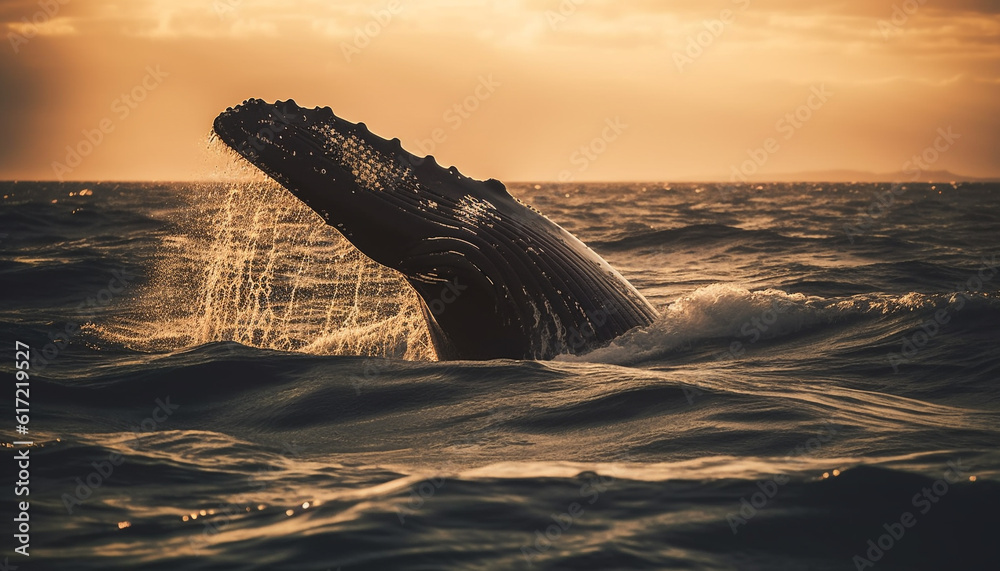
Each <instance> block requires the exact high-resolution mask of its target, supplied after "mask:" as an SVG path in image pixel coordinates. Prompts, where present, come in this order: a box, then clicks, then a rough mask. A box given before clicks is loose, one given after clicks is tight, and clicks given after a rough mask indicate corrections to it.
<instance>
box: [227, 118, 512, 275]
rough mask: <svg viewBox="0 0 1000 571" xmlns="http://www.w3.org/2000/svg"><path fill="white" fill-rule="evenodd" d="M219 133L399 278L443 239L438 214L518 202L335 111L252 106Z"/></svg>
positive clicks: (494, 186)
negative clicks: (409, 255) (420, 246)
mask: <svg viewBox="0 0 1000 571" xmlns="http://www.w3.org/2000/svg"><path fill="white" fill-rule="evenodd" d="M214 131H215V133H216V135H218V137H219V138H220V139H221V140H222V141H223V142H224V143H225V144H226V145H228V146H229V147H230V148H232V149H233V150H235V151H236V152H237V153H238V154H240V155H241V156H243V157H244V158H245V159H247V160H248V161H250V162H251V163H252V164H254V165H255V166H256V167H258V168H259V169H260V170H262V171H263V172H264V173H266V174H267V175H269V176H270V177H271V178H273V179H274V180H276V181H277V182H278V183H280V184H281V185H282V186H284V187H285V188H287V189H288V190H289V191H291V192H292V193H293V194H294V195H295V196H296V197H297V198H299V199H300V200H301V201H302V202H304V203H305V204H306V205H307V206H309V207H310V208H312V209H313V210H314V211H315V212H316V213H318V214H319V215H320V216H321V217H323V219H324V220H325V221H326V223H327V224H330V225H331V226H334V227H336V228H337V229H338V230H339V231H340V232H341V233H342V234H343V235H344V236H345V237H347V239H348V240H350V241H351V242H352V243H353V244H354V245H355V246H356V247H357V248H358V249H360V250H361V251H362V252H364V253H365V254H366V255H367V256H369V257H370V258H372V259H373V260H375V261H376V262H379V263H381V264H383V265H385V266H389V267H391V268H394V269H397V270H401V269H402V268H401V267H400V264H401V262H402V259H403V257H404V256H402V255H401V254H403V253H405V252H406V251H407V250H408V249H409V248H410V247H412V246H413V245H414V244H415V243H416V242H419V241H420V240H424V239H427V238H430V237H432V236H435V235H439V234H440V231H441V229H440V222H441V220H440V219H439V220H437V221H435V219H434V218H435V217H434V216H433V214H434V213H435V211H436V213H437V214H439V215H444V216H449V215H450V214H451V213H450V212H448V209H449V206H457V205H459V204H460V203H463V201H464V202H475V201H477V199H479V198H481V199H482V200H490V201H497V200H513V198H511V197H510V195H509V194H508V193H507V191H506V189H505V188H504V186H503V184H501V183H500V182H499V181H495V180H491V181H487V182H486V183H480V182H479V181H475V180H473V179H470V178H468V177H464V176H462V175H461V174H460V173H459V172H458V171H457V169H455V168H454V167H452V168H450V169H443V168H441V167H439V166H438V165H437V163H436V162H435V160H434V157H417V156H415V155H413V154H411V153H408V152H406V151H405V150H404V149H403V148H402V146H401V144H400V142H399V140H398V139H392V140H386V139H383V138H381V137H378V136H377V135H374V134H373V133H371V131H369V130H368V128H367V127H366V126H365V124H364V123H357V124H355V123H351V122H349V121H346V120H344V119H341V118H339V117H337V116H336V115H334V114H333V111H332V110H331V109H330V108H329V107H325V108H319V107H317V108H312V109H308V108H303V107H299V106H298V105H296V103H295V101H293V100H288V101H278V102H276V103H274V104H271V103H267V102H265V101H263V100H260V99H250V100H247V101H245V102H243V103H242V104H241V105H238V106H236V107H235V108H230V109H227V110H226V111H225V112H223V113H222V114H220V115H219V116H218V117H217V118H216V119H215V124H214ZM483 185H485V186H483ZM480 195H488V196H480ZM477 197H478V198H477ZM428 214H431V216H428ZM439 218H440V216H439Z"/></svg>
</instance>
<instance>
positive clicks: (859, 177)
mask: <svg viewBox="0 0 1000 571" xmlns="http://www.w3.org/2000/svg"><path fill="white" fill-rule="evenodd" d="M914 180H915V181H917V182H1000V177H998V178H977V177H973V176H965V175H960V174H955V173H953V172H950V171H945V170H940V171H921V173H920V176H919V177H918V178H916V179H914V178H913V173H912V172H911V173H909V174H906V173H902V172H895V173H882V174H880V173H873V172H866V171H854V170H827V171H812V172H800V173H787V174H775V175H758V176H755V177H752V178H751V179H750V181H751V182H910V181H914Z"/></svg>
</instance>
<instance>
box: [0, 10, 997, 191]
mask: <svg viewBox="0 0 1000 571" xmlns="http://www.w3.org/2000/svg"><path fill="white" fill-rule="evenodd" d="M46 8H47V9H48V11H49V12H51V13H52V14H51V15H50V14H48V13H46V11H45V9H46ZM894 11H895V23H892V22H891V21H890V20H891V19H892V18H893V15H894ZM373 12H374V13H375V14H373ZM393 12H395V13H393ZM907 12H911V13H907ZM379 14H381V15H379ZM998 14H1000V3H997V2H994V1H987V0H949V1H948V2H944V1H943V0H924V1H923V2H921V1H920V0H907V1H906V2H903V1H902V0H816V1H813V2H802V1H801V0H676V1H657V0H633V1H613V0H472V1H468V2H461V1H458V0H420V1H418V0H392V1H390V0H385V1H381V0H377V1H371V2H360V1H349V0H346V1H338V2H324V1H320V0H311V1H310V0H299V1H287V0H285V1H281V0H128V1H125V0H119V1H110V0H41V1H39V0H34V1H28V0H4V2H3V3H2V4H0V22H3V24H2V28H3V30H4V36H5V41H4V44H3V45H2V46H0V85H2V91H0V120H2V124H3V125H4V126H5V127H6V137H4V142H3V144H2V146H0V179H55V178H57V175H59V176H62V177H63V178H65V179H67V180H94V179H118V180H123V179H140V180H182V179H197V178H207V177H209V176H210V175H211V174H212V169H213V166H212V165H213V164H215V163H217V162H218V156H217V155H214V154H213V153H211V152H208V151H207V150H206V135H207V134H208V132H209V130H210V128H211V124H212V119H213V118H214V117H215V115H216V114H217V113H219V112H220V111H222V110H224V109H225V108H226V107H228V106H230V105H234V104H236V103H239V102H240V101H242V100H243V99H245V98H248V97H260V98H264V99H267V100H274V99H277V98H281V99H285V98H289V97H291V98H294V99H295V100H296V101H297V102H298V103H300V104H303V105H310V106H312V105H329V106H331V107H332V108H333V109H334V111H335V112H336V113H337V114H338V115H340V116H342V117H344V118H346V119H348V120H351V121H364V122H365V123H367V124H368V125H369V126H370V127H371V128H372V130H373V131H375V132H376V133H378V134H381V135H383V136H385V137H387V138H391V137H393V136H396V137H399V138H400V139H402V141H403V144H404V146H405V147H406V148H407V149H409V150H411V151H414V152H418V153H420V151H421V150H424V151H426V150H430V148H431V145H430V144H428V143H427V141H428V140H431V139H432V137H433V136H434V135H437V138H438V142H436V143H434V144H433V147H434V149H433V154H434V155H436V156H437V157H438V158H439V159H440V162H442V163H445V164H455V165H457V166H459V168H460V169H462V171H463V172H464V173H466V174H469V175H471V176H475V177H478V178H486V177H496V178H499V179H501V180H558V179H560V178H564V179H571V180H683V179H692V178H696V179H717V180H729V179H730V178H731V177H732V176H733V172H734V171H733V169H734V167H735V168H737V169H739V168H740V165H744V164H745V165H746V166H745V167H744V169H745V170H744V171H743V172H745V173H747V172H750V171H755V172H754V174H753V178H755V179H757V180H764V179H766V178H767V175H768V174H769V173H770V174H775V173H788V172H798V171H813V170H826V169H856V170H867V171H876V172H896V171H901V170H904V168H905V165H906V163H907V161H908V160H909V159H910V157H912V156H913V155H914V154H917V153H922V152H923V151H925V150H926V149H927V148H928V147H931V146H932V145H933V144H934V143H935V139H936V138H937V137H938V135H937V130H938V129H939V128H945V129H947V128H948V127H951V129H952V133H954V134H957V135H959V137H958V138H956V139H955V140H954V141H953V142H952V143H951V144H949V145H947V150H945V151H943V152H940V153H931V155H930V156H934V155H939V156H937V157H936V159H935V161H934V162H933V163H930V164H927V165H926V166H927V168H930V169H933V170H942V169H947V170H951V171H953V172H958V173H962V174H966V175H971V176H984V177H985V176H993V177H997V176H1000V160H998V159H1000V114H998V113H997V111H998V105H1000V18H998ZM25 19H27V21H28V22H30V21H31V20H33V19H34V20H35V21H37V22H38V24H39V25H37V26H35V25H33V24H30V23H25ZM379 19H381V20H382V22H379ZM723 20H725V21H723ZM880 21H881V22H882V23H881V24H880ZM366 29H367V32H366V31H365V30H366ZM157 69H158V70H159V71H158V72H157V71H156V70H157ZM151 71H152V72H153V73H151ZM143 82H145V87H142V85H143ZM478 86H482V87H478ZM487 86H489V87H487ZM477 89H478V91H477ZM132 92H134V94H135V95H136V96H137V97H139V96H141V97H142V101H133V100H132V99H131V96H129V95H128V94H129V93H132ZM477 93H478V96H477ZM814 93H822V94H823V96H822V97H820V96H818V95H813V94H814ZM123 94H124V95H125V96H126V97H124V98H123ZM809 104H812V107H813V108H811V109H810V108H809V107H808V105H809ZM455 105H458V108H457V109H456V108H455ZM803 106H805V107H803ZM796 113H798V118H796V117H795V114H796ZM788 114H791V116H790V117H789V116H788ZM803 119H804V120H803ZM611 125H615V127H614V128H612V126H611ZM102 127H103V128H104V129H105V131H106V132H105V133H101V135H98V134H97V133H98V132H99V131H95V130H99V129H101V128H102ZM85 131H86V132H89V133H90V139H91V140H92V141H95V142H96V141H98V139H100V140H99V142H97V144H96V145H91V144H89V143H87V142H85V141H87V137H86V136H85V133H84V132H85ZM769 139H772V141H769ZM421 141H424V143H423V144H421ZM68 145H69V146H73V147H76V148H77V149H79V150H80V151H81V152H85V154H86V156H84V157H81V158H80V160H79V164H76V166H69V165H70V164H75V163H74V160H73V157H67V154H68V152H67V150H66V147H67V146H68ZM582 146H586V147H587V148H586V149H585V150H584V151H581V147H582ZM765 149H767V150H765ZM748 150H749V151H751V152H749V153H748ZM421 154H422V153H421ZM751 155H753V156H755V157H756V159H757V162H758V163H763V164H762V166H757V165H755V164H752V163H746V161H751V160H752V159H751ZM67 161H69V162H67ZM53 163H59V164H60V165H61V166H62V167H65V168H60V166H54V165H53ZM751 167H752V168H751Z"/></svg>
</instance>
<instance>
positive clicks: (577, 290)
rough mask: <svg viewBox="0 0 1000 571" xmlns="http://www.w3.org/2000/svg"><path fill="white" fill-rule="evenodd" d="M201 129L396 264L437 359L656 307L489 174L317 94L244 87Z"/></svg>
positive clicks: (588, 331) (558, 347)
mask: <svg viewBox="0 0 1000 571" xmlns="http://www.w3.org/2000/svg"><path fill="white" fill-rule="evenodd" d="M214 132H215V134H216V135H217V136H218V137H219V138H220V139H221V140H222V141H223V142H224V143H225V144H226V145H228V146H229V147H230V148H232V149H233V150H234V151H236V152H237V153H238V154H239V155H241V156H242V157H244V158H245V159H246V160H248V161H249V162H250V163H252V164H253V165H255V166H256V167H257V168H259V169H260V170H261V171H263V172H264V173H266V174H267V175H268V176H270V177H271V178H273V179H274V180H275V181H277V182H278V183H279V184H281V185H282V186H284V187H285V188H286V189H288V190H289V191H290V192H291V193H292V194H293V195H295V196H296V197H297V198H298V199H299V200H301V201H302V202H304V203H305V204H306V205H308V206H309V207H310V208H311V209H312V210H313V211H315V212H316V213H317V214H319V215H320V216H321V217H322V218H323V220H324V221H325V222H326V223H327V224H329V225H331V226H333V227H334V228H336V229H337V230H338V231H340V233H341V234H343V235H344V237H345V238H346V239H347V240H348V241H350V242H351V243H352V244H353V245H354V246H355V247H356V248H357V249H358V250H360V251H361V252H362V253H363V254H365V255H366V256H368V257H369V258H371V259H372V260H374V261H375V262H377V263H379V264H381V265H383V266H387V267H389V268H392V269H394V270H396V271H398V272H400V273H401V274H402V275H403V276H404V277H405V279H406V280H407V281H408V282H409V283H410V285H411V286H412V287H413V289H414V290H416V292H417V294H418V295H419V296H420V299H421V300H422V304H421V305H422V310H423V315H424V317H425V319H426V321H427V326H428V330H429V331H430V336H431V341H432V343H433V345H434V349H435V351H436V352H437V355H438V358H439V359H442V360H445V359H466V360H486V359H501V358H510V359H549V358H552V357H554V356H556V355H558V354H562V353H582V352H586V351H588V350H591V349H593V348H596V347H599V346H601V345H606V344H607V343H609V342H610V341H611V340H612V339H614V338H616V337H618V336H619V335H621V334H622V333H625V332H626V331H628V330H629V329H632V328H634V327H638V326H643V325H649V324H650V323H652V321H653V320H654V319H655V318H656V315H657V312H656V310H655V309H654V308H653V306H652V305H650V303H649V302H648V301H646V299H645V298H644V297H643V296H642V295H641V294H640V293H639V292H638V291H636V289H635V288H634V287H633V286H632V285H631V284H630V283H629V282H628V281H626V280H625V278H623V277H622V276H621V275H620V274H619V273H618V272H617V271H616V270H615V269H614V268H612V267H611V266H610V265H609V264H608V263H607V262H606V261H605V260H604V259H603V258H601V257H600V256H598V255H597V254H596V253H594V251H593V250H591V249H590V248H588V247H587V246H586V245H584V244H583V242H581V241H580V240H578V239H577V238H576V237H575V236H573V235H572V234H570V233H569V232H567V231H566V230H564V229H563V228H561V227H559V226H558V225H557V224H555V223H554V222H552V221H551V220H549V219H548V218H546V217H545V216H543V215H542V214H541V213H540V212H538V211H536V210H535V209H533V208H531V207H529V206H527V205H525V204H523V203H521V202H520V201H518V200H517V199H516V198H514V197H513V196H511V195H510V194H509V193H508V192H507V189H506V187H505V186H504V185H503V183H501V182H500V181H498V180H494V179H490V180H487V181H479V180H475V179H472V178H469V177H466V176H464V175H462V174H461V173H460V172H458V170H457V169H456V168H455V167H450V168H444V167H442V166H439V165H438V164H437V162H436V161H435V159H434V157H433V156H427V157H418V156H416V155H414V154H411V153H409V152H407V151H405V150H404V149H403V148H402V145H401V144H400V141H399V139H392V140H386V139H383V138H381V137H379V136H377V135H375V134H373V133H371V132H370V131H369V129H368V128H367V127H366V126H365V124H364V123H357V124H355V123H351V122H349V121H346V120H344V119H341V118H339V117H337V116H336V115H334V113H333V111H332V110H331V109H330V108H329V107H324V108H319V107H317V108H312V109H308V108H302V107H299V106H298V105H297V104H296V103H295V102H294V101H293V100H288V101H278V102H276V103H273V104H271V103H267V102H265V101H263V100H260V99H250V100H247V101H244V102H243V103H242V104H240V105H238V106H236V107H233V108H229V109H227V110H226V111H224V112H223V113H221V114H220V115H219V116H218V117H217V118H216V119H215V123H214Z"/></svg>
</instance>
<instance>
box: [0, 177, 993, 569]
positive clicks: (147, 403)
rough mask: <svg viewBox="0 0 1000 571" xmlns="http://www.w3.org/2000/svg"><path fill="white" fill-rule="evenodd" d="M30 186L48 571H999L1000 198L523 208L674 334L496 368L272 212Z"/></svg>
mask: <svg viewBox="0 0 1000 571" xmlns="http://www.w3.org/2000/svg"><path fill="white" fill-rule="evenodd" d="M0 187H2V192H0V194H2V195H4V198H3V201H2V203H0V228H2V229H0V234H2V235H3V236H2V238H0V250H2V255H0V276H2V277H0V280H2V290H3V292H4V293H3V298H2V301H0V338H2V343H3V346H4V347H5V349H4V351H3V355H4V360H3V362H2V363H0V367H2V369H3V375H4V377H5V378H6V379H8V381H7V387H8V388H7V389H6V390H5V396H4V399H3V407H2V411H0V418H3V419H4V421H3V422H4V423H5V424H6V426H5V428H4V434H5V435H7V436H5V440H6V442H8V443H10V442H13V441H15V440H21V439H22V438H26V439H30V440H31V441H33V442H34V443H35V445H34V446H33V447H31V448H30V459H31V462H30V486H29V487H30V496H29V497H28V499H30V553H31V555H30V557H23V556H21V555H17V554H15V553H14V551H13V548H14V547H15V546H16V545H17V540H16V539H15V538H14V537H13V533H15V531H14V525H13V524H12V522H11V517H13V516H8V515H7V514H8V513H9V512H8V508H10V507H12V506H13V500H14V496H13V495H12V494H13V490H14V488H15V486H14V482H13V480H14V479H15V477H16V472H15V469H14V465H15V464H14V462H13V461H12V460H11V457H13V456H14V454H15V453H16V449H11V448H7V451H6V452H4V455H5V456H7V458H8V459H7V460H5V461H4V462H3V463H2V464H3V465H4V468H3V478H4V482H5V483H4V491H3V494H4V513H5V515H4V517H3V520H4V521H5V522H7V523H6V524H4V531H3V534H2V536H3V549H4V551H3V556H7V557H9V559H10V562H11V563H12V564H16V565H19V566H20V568H21V569H22V570H32V569H84V570H89V569H95V570H96V569H100V570H111V569H315V570H326V569H331V570H332V569H343V570H345V571H346V570H348V569H529V568H530V569H845V570H849V569H858V568H862V569H867V568H872V567H874V568H877V569H996V568H998V565H997V563H998V561H1000V547H998V542H997V534H998V532H1000V524H998V521H1000V483H998V479H1000V453H998V451H997V447H998V444H1000V428H998V427H1000V414H998V413H1000V383H998V380H1000V349H998V343H997V341H998V337H1000V336H998V332H1000V299H998V290H1000V274H998V273H997V269H998V266H1000V258H998V256H997V255H998V254H1000V240H998V238H1000V200H998V198H997V197H998V194H997V192H998V191H1000V189H997V188H996V187H994V186H988V185H956V186H953V185H938V186H930V185H907V186H906V187H903V188H898V187H897V188H893V187H890V186H889V185H812V184H810V185H771V186H768V185H765V186H762V187H759V188H752V187H727V186H721V185H719V186H713V185H672V186H668V187H665V186H664V185H645V186H644V185H641V184H640V185H615V186H612V185H596V184H595V185H541V186H539V187H537V188H536V187H534V186H533V185H530V186H529V185H514V186H513V187H512V192H513V194H515V195H516V196H519V197H521V198H522V199H523V200H525V201H526V202H528V203H530V204H532V205H534V206H535V207H537V208H538V209H539V210H541V211H542V212H544V213H546V214H547V215H548V216H550V217H551V218H553V219H554V220H556V221H557V222H559V223H560V224H562V225H564V226H565V227H566V228H567V229H569V230H570V231H571V232H573V233H575V234H576V235H577V236H578V237H580V238H581V239H582V240H584V241H585V242H587V243H588V244H590V245H591V246H592V247H593V248H594V249H595V250H596V251H597V252H598V253H600V254H601V255H602V256H604V257H605V258H606V259H608V260H609V261H610V262H611V263H612V264H613V265H614V266H616V267H617V268H618V269H619V270H620V271H621V273H622V274H623V275H625V276H626V277H627V278H628V279H629V280H630V281H632V283H633V284H635V285H636V287H637V288H638V289H639V290H640V291H642V292H643V293H644V294H645V295H646V296H647V297H648V298H649V299H650V300H651V301H652V302H653V303H654V305H656V306H657V307H658V308H660V311H661V313H662V317H661V319H660V320H659V321H658V322H657V323H655V324H654V325H653V326H651V327H649V328H647V329H644V330H635V331H633V332H630V333H629V334H627V335H626V336H625V337H623V338H620V339H619V340H617V341H616V342H615V343H614V344H613V345H612V346H609V347H607V348H604V349H600V350H598V351H595V352H594V353H591V354H589V355H585V356H582V357H572V358H570V357H565V358H561V359H557V360H555V361H551V362H530V361H524V362H522V361H495V362H483V363H475V362H435V361H434V360H432V359H431V356H430V354H429V351H428V348H427V341H426V332H424V331H423V330H422V328H421V326H420V320H419V315H418V314H417V313H416V312H415V306H414V302H413V297H412V294H411V293H409V292H408V291H407V290H406V289H405V288H404V287H402V286H401V284H400V283H399V281H398V279H397V278H395V277H394V276H393V275H391V274H390V273H388V272H387V271H385V270H381V269H379V268H376V267H373V266H372V265H371V264H368V263H366V262H365V261H364V260H363V259H362V258H360V257H359V256H358V255H357V254H356V253H353V252H351V251H350V250H349V249H348V248H346V247H345V245H344V243H343V241H342V240H341V239H339V237H338V235H337V234H336V233H335V232H334V231H333V230H332V229H329V228H324V227H322V226H318V224H319V222H318V218H315V217H313V215H311V214H310V213H309V212H308V211H303V209H302V208H301V207H299V205H297V204H296V203H295V202H294V200H292V199H289V198H287V197H285V196H284V195H283V194H282V193H281V192H279V191H278V190H276V189H274V188H272V187H270V186H268V185H264V184H261V183H241V184H228V185H227V184H216V185H190V184H189V185H184V184H180V185H153V184H148V185H142V184H79V183H74V184H38V183H28V184H25V183H21V184H13V183H3V184H2V185H0ZM83 189H86V190H87V192H84V193H83V195H82V196H81V195H80V194H79V192H80V191H81V190H83ZM893 191H895V192H893ZM866 212H869V213H871V214H868V215H866V214H864V213H866ZM16 341H21V342H24V343H27V344H28V345H30V347H31V363H32V365H31V369H30V371H31V380H30V424H29V425H28V427H29V430H30V432H29V434H27V435H23V436H21V435H15V433H14V432H13V428H14V423H15V421H14V419H13V417H14V411H13V410H12V409H13V408H14V405H13V403H12V400H11V397H13V393H14V390H13V386H14V385H13V383H14V382H15V381H14V379H13V376H14V371H15V368H14V363H15V353H14V347H15V342H16ZM18 448H24V447H18ZM18 499H19V500H23V499H25V498H23V497H21V498H18ZM904 524H905V525H904ZM869 541H871V543H869ZM879 544H881V546H879ZM861 558H865V559H864V560H862V559H861ZM869 558H870V559H871V561H870V560H869Z"/></svg>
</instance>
